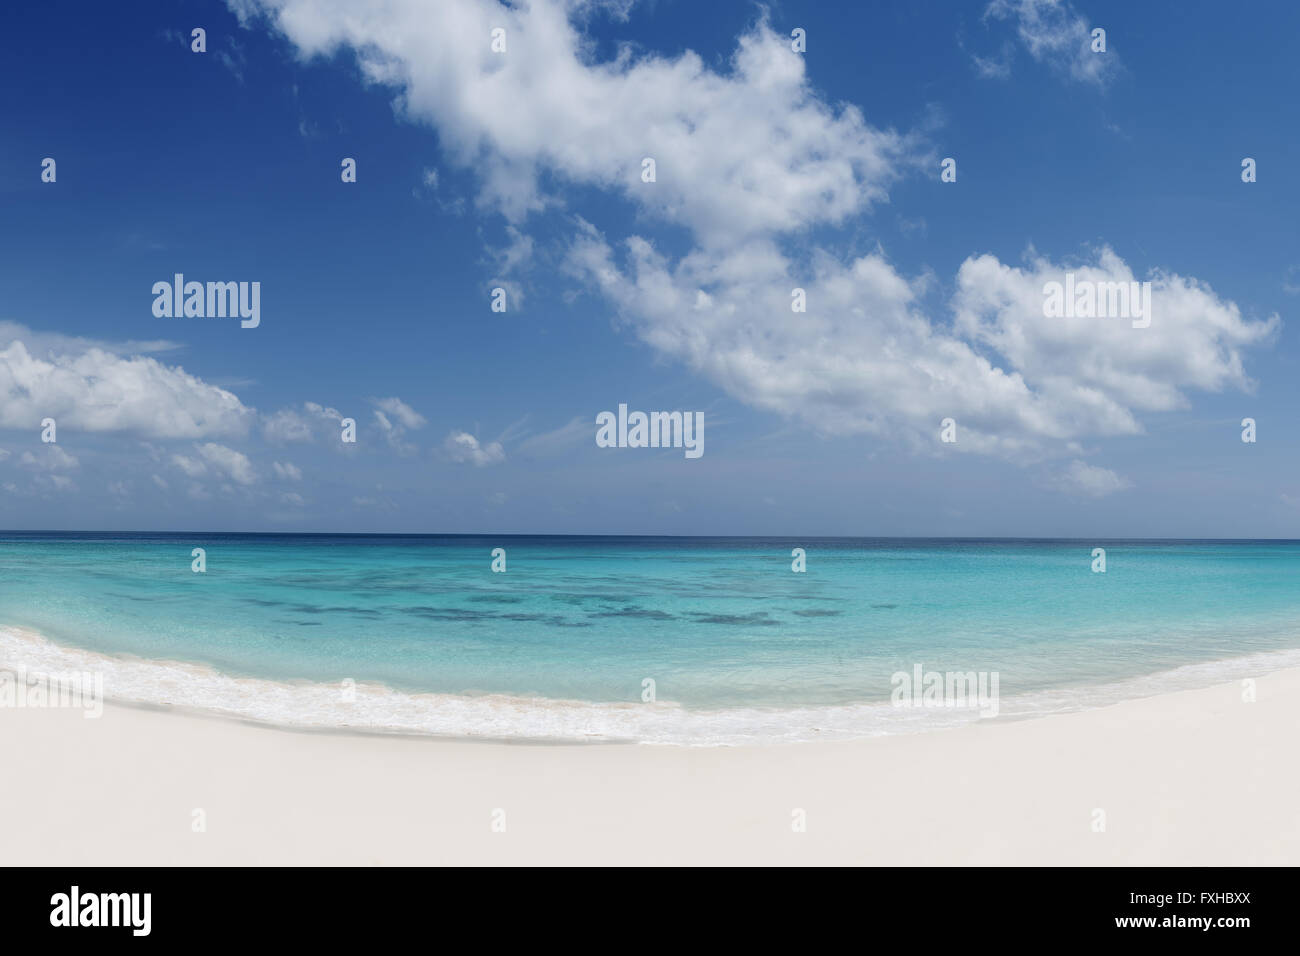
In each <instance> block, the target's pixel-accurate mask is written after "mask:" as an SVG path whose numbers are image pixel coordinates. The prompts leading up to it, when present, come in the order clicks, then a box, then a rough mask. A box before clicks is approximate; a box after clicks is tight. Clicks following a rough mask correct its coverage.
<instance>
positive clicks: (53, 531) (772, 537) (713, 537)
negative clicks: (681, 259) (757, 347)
mask: <svg viewBox="0 0 1300 956" xmlns="http://www.w3.org/2000/svg"><path fill="white" fill-rule="evenodd" d="M7 535H68V536H75V535H104V536H111V535H148V536H155V537H186V536H194V535H200V536H209V537H223V536H224V537H230V536H239V537H262V538H485V539H500V538H516V539H526V538H578V539H591V538H597V539H638V540H665V541H672V540H676V541H794V542H799V541H931V542H944V541H961V542H975V543H978V542H985V541H987V542H1006V543H1015V542H1034V543H1042V544H1050V543H1074V542H1079V543H1088V544H1092V543H1097V542H1124V543H1131V544H1300V538H1223V537H1170V536H1154V537H1123V536H1112V535H1096V536H1088V537H1083V536H1079V535H1059V536H1058V535H1051V536H1038V535H889V534H886V535H873V534H816V533H811V534H804V535H800V534H649V533H643V532H608V531H606V532H583V531H559V532H552V531H197V530H193V529H187V530H181V531H158V530H152V529H147V528H145V529H85V528H77V529H58V528H32V529H22V528H0V536H7Z"/></svg>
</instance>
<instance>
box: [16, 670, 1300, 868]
mask: <svg viewBox="0 0 1300 956" xmlns="http://www.w3.org/2000/svg"><path fill="white" fill-rule="evenodd" d="M1257 695H1258V699H1257V701H1256V702H1254V703H1246V702H1243V700H1242V688H1241V684H1240V683H1231V684H1224V685H1220V686H1217V687H1212V688H1208V689H1203V690H1193V691H1183V692H1179V693H1172V694H1165V695H1161V696H1158V697H1150V698H1146V699H1142V700H1134V701H1128V702H1125V703H1121V704H1117V705H1114V706H1110V707H1106V708H1102V709H1098V710H1092V711H1085V712H1081V713H1074V714H1063V715H1058V716H1052V717H1044V718H1039V719H1034V720H1024V721H1019V722H1005V721H992V722H984V723H982V724H979V725H976V726H970V727H963V728H960V729H956V730H946V731H939V732H934V733H928V734H915V735H907V736H895V737H879V738H874V739H869V740H860V741H848V742H828V743H809V744H793V745H773V746H764V747H725V748H724V747H712V748H686V747H668V746H645V745H630V744H611V745H577V744H574V745H525V744H506V743H492V742H467V741H453V740H439V739H433V738H420V737H398V736H381V735H360V734H334V733H312V732H295V731H286V730H281V729H274V728H269V727H263V726H256V725H251V724H247V723H240V722H236V721H233V720H226V719H221V718H214V717H204V716H196V715H193V714H187V713H182V712H176V711H173V712H168V711H162V710H145V709H140V708H135V707H126V706H115V705H111V704H110V705H108V706H107V707H106V709H105V712H104V714H103V716H102V718H100V719H98V720H90V719H85V718H84V717H83V716H82V714H81V713H80V712H79V711H74V710H50V709H12V708H10V709H0V757H2V758H3V762H4V767H5V773H4V775H3V780H2V781H0V821H3V829H4V834H3V838H0V863H5V864H11V865H12V864H68V865H138V864H163V865H168V864H204V865H212V864H509V863H521V864H579V863H591V864H631V865H640V864H674V863H687V864H692V863H695V864H703V863H714V864H727V863H735V864H765V863H771V864H824V863H838V864H889V865H918V866H933V865H947V864H1047V865H1054V864H1098V865H1113V864H1156V865H1162V864H1170V865H1173V864H1289V865H1295V864H1300V759H1298V758H1300V669H1290V670H1284V671H1278V672H1276V673H1273V674H1271V675H1267V676H1264V677H1261V678H1259V679H1258V682H1257ZM196 809H199V810H202V811H203V815H204V817H205V822H206V830H205V831H204V832H195V830H194V828H193V821H194V820H195V815H194V811H195V810H196ZM498 809H499V810H501V811H504V820H505V832H493V829H492V823H493V819H494V811H496V810H498ZM796 809H801V810H803V811H804V812H805V814H806V823H807V829H806V832H795V830H794V828H793V827H792V821H793V820H794V817H793V815H792V814H793V811H794V810H796ZM1097 809H1100V810H1103V811H1104V812H1105V830H1104V832H1094V829H1093V824H1094V819H1095V814H1094V811H1095V810H1097ZM496 818H497V819H498V820H499V819H500V818H501V815H500V814H498V815H497V816H496Z"/></svg>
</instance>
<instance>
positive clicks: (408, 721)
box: [0, 532, 1300, 743]
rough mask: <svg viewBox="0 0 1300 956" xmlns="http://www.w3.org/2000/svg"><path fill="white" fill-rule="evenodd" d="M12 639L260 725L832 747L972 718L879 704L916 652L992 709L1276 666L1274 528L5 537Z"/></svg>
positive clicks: (1069, 701)
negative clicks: (200, 553) (1218, 534)
mask: <svg viewBox="0 0 1300 956" xmlns="http://www.w3.org/2000/svg"><path fill="white" fill-rule="evenodd" d="M195 548H202V549H204V551H205V552H206V563H207V570H206V572H205V573H195V572H194V571H193V570H192V566H191V565H192V561H193V560H194V559H193V558H192V551H193V549H195ZM495 548H502V549H504V550H505V563H506V570H505V572H504V573H496V572H493V570H492V562H493V559H492V552H493V549H495ZM795 548H802V549H804V551H805V552H806V563H807V571H806V572H804V573H795V572H794V571H792V570H791V564H792V560H793V559H792V556H791V552H792V550H793V549H795ZM1094 548H1104V549H1105V551H1106V571H1105V573H1095V572H1094V571H1093V570H1092V568H1093V554H1092V552H1093V549H1094ZM15 629H24V630H26V631H34V632H37V633H39V634H40V635H43V636H44V637H45V638H46V639H48V640H49V641H50V642H53V644H54V645H56V647H57V648H58V649H60V653H61V654H62V655H63V656H61V657H59V658H58V659H59V660H60V661H62V662H63V663H64V664H66V665H68V666H72V665H73V664H77V665H79V666H83V667H90V666H94V667H96V668H101V669H102V668H108V669H109V671H110V674H109V677H110V679H109V680H108V682H107V693H108V696H109V697H115V696H117V697H121V698H122V699H124V700H135V701H141V702H148V703H158V702H167V703H174V704H180V705H183V706H195V707H202V708H209V709H215V710H219V711H225V712H230V713H238V714H242V715H244V716H249V717H253V718H256V719H263V720H269V721H272V722H278V723H288V724H309V725H313V726H340V727H368V728H371V729H388V730H405V731H416V732H429V733H450V734H457V735H474V734H485V735H489V736H503V737H547V738H584V739H631V740H645V741H652V742H653V741H672V742H688V743H730V742H745V741H750V740H753V741H765V740H790V739H809V738H814V737H847V736H859V735H868V734H875V733H887V732H895V731H898V730H908V729H923V728H925V727H929V726H940V725H942V724H944V723H951V722H954V721H960V720H966V719H975V718H974V717H972V716H971V715H969V714H964V713H961V714H958V713H954V712H952V711H950V710H936V711H933V712H916V711H903V710H900V709H899V708H897V707H891V706H890V695H891V691H892V689H893V684H892V683H891V675H893V674H895V673H897V672H911V671H912V670H913V668H914V667H916V666H917V665H921V666H923V667H924V668H925V669H926V670H927V671H930V670H934V671H959V672H970V671H975V672H996V673H997V674H998V675H999V678H1000V682H999V687H1000V695H1001V698H1002V701H1003V704H1002V708H1001V711H1002V715H1003V716H1006V717H1015V716H1017V715H1023V714H1030V713H1041V712H1045V711H1053V710H1061V709H1071V708H1075V707H1083V706H1090V705H1093V704H1098V703H1105V702H1107V701H1110V700H1114V699H1119V698H1122V697H1125V696H1137V695H1140V694H1144V693H1152V692H1157V691H1159V690H1162V689H1168V688H1172V687H1179V686H1193V685H1197V684H1206V683H1210V682H1212V681H1214V680H1216V679H1226V678H1229V677H1234V676H1237V675H1239V674H1240V675H1246V676H1249V675H1251V674H1255V673H1259V672H1261V668H1263V667H1265V666H1275V665H1277V664H1278V663H1279V662H1289V661H1290V658H1289V657H1288V655H1287V654H1285V653H1283V652H1289V651H1295V650H1296V649H1297V648H1300V542H1294V541H1101V540H1098V541H1066V540H1003V539H999V540H936V539H871V538H808V539H794V538H661V537H514V536H482V537H480V536H415V535H412V536H373V537H372V536H357V535H241V534H229V535H227V534H110V533H104V534H79V533H16V532H9V533H0V631H6V630H7V631H9V632H13V631H14V630H15ZM5 640H6V641H8V643H3V644H0V651H3V654H4V656H0V664H12V663H14V662H15V661H14V660H12V658H15V657H22V656H23V655H24V654H26V653H28V652H29V651H30V648H29V647H28V646H27V645H25V644H23V643H22V642H18V641H16V639H14V635H13V633H9V634H8V636H7V637H6V638H5ZM24 648H27V649H26V650H24ZM42 653H46V654H48V649H47V651H43V652H42ZM1298 657H1300V655H1298ZM42 659H43V660H45V661H46V663H47V664H48V663H50V661H51V660H52V658H48V657H47V658H42ZM159 662H172V663H167V664H161V663H159ZM176 665H184V666H176ZM648 680H649V681H653V690H654V698H655V699H654V701H653V702H651V701H648V700H646V699H645V698H646V696H647V690H646V688H647V686H648V685H647V684H646V682H647V681H648ZM350 685H355V688H359V692H357V691H355V690H350V691H348V692H347V693H344V692H342V691H341V690H340V688H341V687H348V686H350ZM115 689H116V690H115Z"/></svg>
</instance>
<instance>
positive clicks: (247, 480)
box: [177, 442, 257, 485]
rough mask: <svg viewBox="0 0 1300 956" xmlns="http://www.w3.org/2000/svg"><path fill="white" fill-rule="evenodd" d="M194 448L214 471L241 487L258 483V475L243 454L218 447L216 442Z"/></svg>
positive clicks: (224, 447)
mask: <svg viewBox="0 0 1300 956" xmlns="http://www.w3.org/2000/svg"><path fill="white" fill-rule="evenodd" d="M194 447H195V448H197V449H198V452H199V454H200V455H202V456H203V458H204V460H205V461H206V462H207V463H208V464H209V465H211V466H212V467H213V469H215V470H216V471H218V472H220V473H221V474H225V475H228V476H229V477H230V478H231V479H232V480H234V481H235V482H237V483H239V484H241V485H251V484H253V483H254V482H256V481H257V473H256V472H255V471H254V470H253V465H252V463H251V462H249V460H248V456H247V455H245V454H243V453H242V452H238V451H235V450H234V449H233V448H227V447H226V446H225V445H218V444H216V443H215V442H205V443H203V444H201V445H195V446H194ZM177 457H179V456H177Z"/></svg>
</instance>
